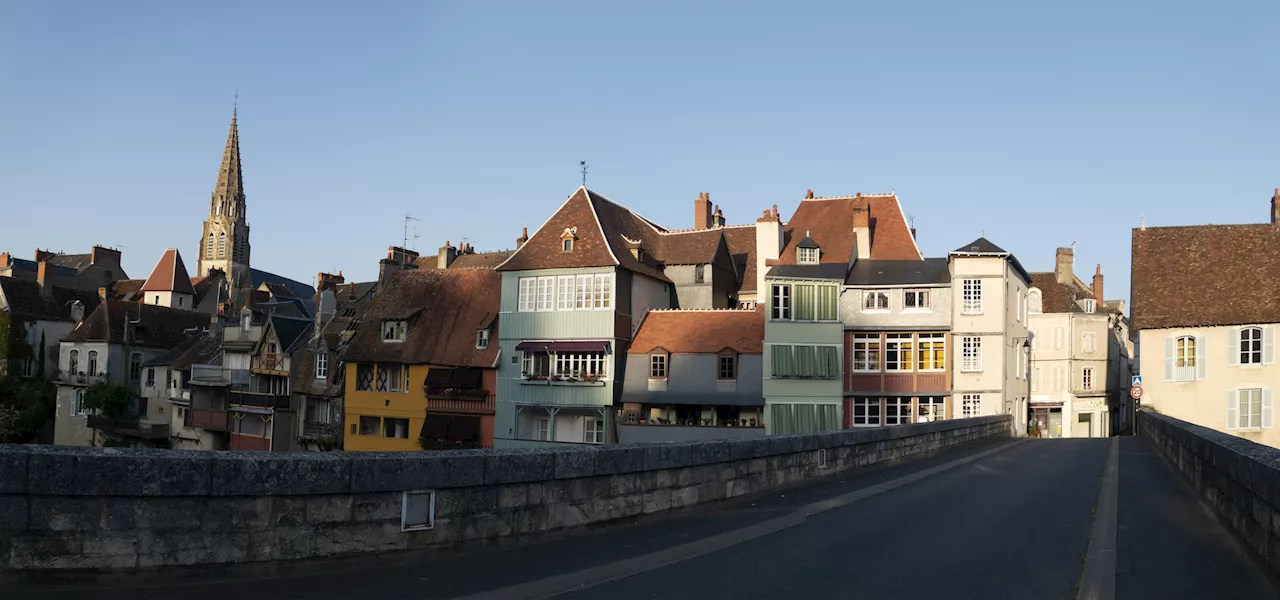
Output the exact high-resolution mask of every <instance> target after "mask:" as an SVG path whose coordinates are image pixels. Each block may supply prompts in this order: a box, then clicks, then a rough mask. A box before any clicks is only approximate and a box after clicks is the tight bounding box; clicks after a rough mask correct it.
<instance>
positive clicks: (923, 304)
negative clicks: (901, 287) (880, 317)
mask: <svg viewBox="0 0 1280 600" xmlns="http://www.w3.org/2000/svg"><path fill="white" fill-rule="evenodd" d="M930 306H931V305H930V304H929V290H907V291H905V292H902V308H904V309H906V310H929V307H930Z"/></svg>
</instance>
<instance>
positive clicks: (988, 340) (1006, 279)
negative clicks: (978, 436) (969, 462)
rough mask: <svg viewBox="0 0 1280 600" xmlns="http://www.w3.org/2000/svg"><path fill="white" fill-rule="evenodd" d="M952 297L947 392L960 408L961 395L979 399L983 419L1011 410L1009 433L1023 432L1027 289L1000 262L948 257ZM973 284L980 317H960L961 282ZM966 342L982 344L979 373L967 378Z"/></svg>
mask: <svg viewBox="0 0 1280 600" xmlns="http://www.w3.org/2000/svg"><path fill="white" fill-rule="evenodd" d="M950 267H951V276H952V280H951V297H952V307H953V308H952V325H951V329H952V336H951V343H952V345H951V357H952V358H951V360H952V363H951V364H952V373H953V374H954V375H953V379H952V390H953V393H954V395H955V398H956V399H957V403H956V406H960V400H962V398H963V395H964V394H966V393H968V394H981V396H982V414H984V415H994V414H1003V413H1005V412H1006V411H1008V410H1009V409H1011V408H1012V409H1013V411H1014V414H1015V418H1014V420H1013V424H1014V427H1015V428H1017V429H1018V431H1020V432H1022V431H1025V427H1026V421H1027V418H1026V396H1027V393H1026V389H1027V388H1026V386H1027V382H1026V381H1025V380H1024V378H1023V377H1024V374H1025V372H1026V369H1027V365H1026V364H1025V362H1022V361H1023V360H1024V359H1020V358H1019V354H1020V353H1022V352H1023V350H1022V347H1021V346H1022V343H1023V341H1024V340H1026V339H1027V326H1026V322H1025V321H1026V319H1025V318H1024V315H1023V314H1022V311H1021V310H1020V309H1021V306H1022V303H1021V302H1020V301H1019V298H1021V297H1025V295H1026V291H1027V283H1026V282H1025V281H1023V280H1022V278H1021V276H1020V275H1019V274H1018V273H1017V271H1015V270H1014V269H1013V266H1012V264H1011V262H1010V261H1009V260H1007V259H1006V258H1004V257H1000V256H974V257H968V256H953V257H952V259H951V264H950ZM966 279H975V280H978V281H979V282H981V283H980V285H981V289H982V311H981V313H979V314H965V311H964V287H963V286H964V281H965V280H966ZM965 337H978V338H980V339H981V340H982V370H981V371H980V372H967V371H965V370H964V369H963V368H962V367H963V366H964V346H963V341H964V338H965Z"/></svg>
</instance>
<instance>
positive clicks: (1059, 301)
mask: <svg viewBox="0 0 1280 600" xmlns="http://www.w3.org/2000/svg"><path fill="white" fill-rule="evenodd" d="M1031 285H1032V287H1035V288H1037V289H1039V290H1040V312H1045V313H1067V312H1077V313H1078V312H1084V309H1083V308H1081V306H1080V305H1079V304H1078V303H1076V300H1083V299H1085V298H1093V290H1092V289H1090V288H1089V286H1087V285H1085V284H1084V282H1083V281H1080V279H1079V278H1077V277H1076V276H1075V275H1072V276H1071V282H1070V283H1058V276H1057V275H1056V274H1054V273H1032V274H1031ZM1098 312H1103V313H1113V314H1118V313H1119V312H1120V311H1119V309H1117V308H1115V307H1112V306H1110V305H1108V304H1106V303H1105V302H1099V303H1098Z"/></svg>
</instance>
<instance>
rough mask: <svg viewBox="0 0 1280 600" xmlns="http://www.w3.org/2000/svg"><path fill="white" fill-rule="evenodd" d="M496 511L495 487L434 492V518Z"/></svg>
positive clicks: (496, 495) (496, 491)
mask: <svg viewBox="0 0 1280 600" xmlns="http://www.w3.org/2000/svg"><path fill="white" fill-rule="evenodd" d="M397 502H399V501H397ZM397 506H399V504H397ZM497 509H498V489H497V488H496V487H470V488H450V489H444V490H437V491H436V517H465V516H467V515H474V514H479V513H485V512H493V511H495V510H497Z"/></svg>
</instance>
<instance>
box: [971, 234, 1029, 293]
mask: <svg viewBox="0 0 1280 600" xmlns="http://www.w3.org/2000/svg"><path fill="white" fill-rule="evenodd" d="M951 254H991V255H996V256H1000V257H1004V258H1008V259H1009V262H1010V263H1011V264H1012V265H1013V270H1014V271H1017V272H1018V273H1019V274H1021V275H1022V278H1023V279H1024V280H1026V281H1027V283H1030V282H1031V274H1030V273H1028V272H1027V270H1026V269H1024V268H1023V267H1022V263H1021V262H1020V261H1019V260H1018V257H1017V256H1014V255H1013V253H1012V252H1009V251H1008V250H1005V249H1004V248H1001V247H1000V246H997V245H995V244H993V243H991V240H988V239H987V238H985V237H980V238H978V239H976V240H973V241H972V242H969V243H968V244H965V245H963V246H961V247H959V248H956V249H955V250H952V251H951Z"/></svg>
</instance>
